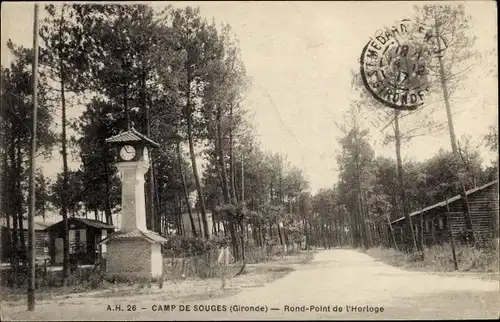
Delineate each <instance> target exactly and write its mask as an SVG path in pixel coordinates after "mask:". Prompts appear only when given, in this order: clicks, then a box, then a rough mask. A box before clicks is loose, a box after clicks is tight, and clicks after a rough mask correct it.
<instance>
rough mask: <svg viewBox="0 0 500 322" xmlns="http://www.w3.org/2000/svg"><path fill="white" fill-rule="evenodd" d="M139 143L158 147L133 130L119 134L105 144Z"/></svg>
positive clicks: (108, 139)
mask: <svg viewBox="0 0 500 322" xmlns="http://www.w3.org/2000/svg"><path fill="white" fill-rule="evenodd" d="M140 141H145V142H147V143H149V144H151V145H152V146H154V147H157V148H159V147H160V145H159V144H158V143H156V142H154V141H153V140H151V139H150V138H148V137H147V136H145V135H144V134H142V133H140V132H139V131H137V130H136V129H134V128H131V129H130V130H128V131H126V132H122V133H120V134H117V135H115V136H112V137H110V138H107V139H106V143H125V142H140Z"/></svg>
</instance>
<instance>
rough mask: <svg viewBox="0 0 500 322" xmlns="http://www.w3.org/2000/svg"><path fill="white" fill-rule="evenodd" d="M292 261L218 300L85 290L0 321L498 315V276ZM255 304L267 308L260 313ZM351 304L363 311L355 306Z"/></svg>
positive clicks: (364, 260) (352, 255)
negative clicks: (287, 268) (279, 274)
mask: <svg viewBox="0 0 500 322" xmlns="http://www.w3.org/2000/svg"><path fill="white" fill-rule="evenodd" d="M293 266H294V269H295V271H293V272H292V273H290V274H288V275H286V276H285V277H283V278H280V279H278V280H276V281H274V282H272V283H269V284H267V285H264V286H262V287H256V288H251V289H246V290H243V291H242V292H239V293H238V294H235V295H232V296H227V297H222V298H220V297H219V298H217V299H209V300H201V299H199V300H197V299H193V298H191V299H190V300H189V301H188V300H182V299H177V300H172V297H169V298H167V299H165V298H163V297H162V296H161V293H160V294H159V293H154V294H148V295H141V296H127V297H110V298H96V297H90V296H87V297H81V298H78V299H73V298H70V299H67V300H66V301H55V300H52V301H48V302H42V303H40V304H38V305H37V307H36V310H35V311H34V312H27V311H26V307H25V306H21V305H15V306H5V305H2V320H250V319H252V320H256V319H266V320H277V319H294V320H299V319H304V320H311V319H314V320H320V319H410V320H411V319H471V318H478V319H482V318H498V317H499V316H500V313H499V312H500V309H499V307H500V301H499V282H498V281H492V280H481V279H477V278H473V277H464V276H443V275H436V274H428V273H424V272H411V271H405V270H402V269H399V268H396V267H392V266H389V265H386V264H384V263H382V262H379V261H376V260H374V259H373V258H371V257H370V256H368V255H366V254H363V253H360V252H357V251H355V250H345V249H335V250H327V251H320V252H318V253H317V254H316V255H315V258H314V260H313V261H312V262H310V263H307V264H301V265H293ZM228 287H229V288H231V282H229V283H228ZM134 305H135V307H134ZM174 305H175V307H174ZM158 307H160V308H162V309H163V310H162V311H159V309H158ZM256 307H257V308H259V309H260V310H263V311H256ZM288 307H296V311H295V312H290V311H289V310H287V308H288ZM353 307H357V309H358V310H359V309H361V310H364V312H352V311H353ZM109 309H112V310H109ZM134 309H135V311H134ZM167 309H168V310H169V311H167ZM202 309H203V311H202ZM245 310H253V311H245Z"/></svg>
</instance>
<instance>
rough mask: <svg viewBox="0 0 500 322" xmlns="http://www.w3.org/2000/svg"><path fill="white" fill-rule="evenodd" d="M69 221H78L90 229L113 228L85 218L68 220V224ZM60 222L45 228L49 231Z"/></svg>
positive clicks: (101, 222)
mask: <svg viewBox="0 0 500 322" xmlns="http://www.w3.org/2000/svg"><path fill="white" fill-rule="evenodd" d="M71 221H79V222H81V223H82V224H84V225H86V226H90V227H94V228H98V229H114V228H115V227H114V226H112V225H108V224H107V223H105V222H103V221H100V220H95V219H87V218H79V217H72V218H68V222H71ZM61 222H62V220H60V221H58V222H56V223H54V224H51V225H50V226H47V227H45V228H46V229H47V228H48V229H50V228H52V227H54V226H56V225H59V224H60V223H61Z"/></svg>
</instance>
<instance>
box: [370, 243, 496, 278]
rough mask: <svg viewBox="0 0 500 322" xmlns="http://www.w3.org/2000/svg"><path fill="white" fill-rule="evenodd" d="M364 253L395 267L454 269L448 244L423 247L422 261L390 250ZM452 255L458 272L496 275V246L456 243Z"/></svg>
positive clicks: (435, 269)
mask: <svg viewBox="0 0 500 322" xmlns="http://www.w3.org/2000/svg"><path fill="white" fill-rule="evenodd" d="M366 253H367V254H368V255H370V256H372V257H374V258H376V259H379V260H381V261H383V262H386V263H388V264H390V265H394V266H403V267H408V268H417V269H418V268H424V269H430V270H434V271H442V272H447V271H453V270H455V266H454V262H453V254H452V248H451V245H450V244H442V245H434V246H431V247H426V248H424V252H423V259H422V258H419V256H415V255H413V254H411V253H404V252H399V251H396V250H394V249H393V248H383V247H375V248H371V249H369V250H368V251H367V252H366ZM455 253H456V258H457V263H458V268H459V270H460V271H475V272H498V253H497V251H496V249H495V247H475V246H469V245H465V244H459V245H456V247H455Z"/></svg>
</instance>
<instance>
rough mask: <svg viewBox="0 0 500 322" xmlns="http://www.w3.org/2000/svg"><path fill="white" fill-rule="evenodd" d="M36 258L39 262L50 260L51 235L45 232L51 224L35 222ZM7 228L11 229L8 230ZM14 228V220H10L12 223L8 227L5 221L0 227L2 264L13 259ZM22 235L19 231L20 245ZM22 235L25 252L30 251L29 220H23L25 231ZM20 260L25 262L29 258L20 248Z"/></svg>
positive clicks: (0, 256) (0, 257)
mask: <svg viewBox="0 0 500 322" xmlns="http://www.w3.org/2000/svg"><path fill="white" fill-rule="evenodd" d="M34 224H35V258H36V260H37V261H40V262H43V261H44V260H45V259H49V235H48V234H47V232H46V231H45V229H46V228H47V227H48V225H49V224H46V223H44V222H40V221H35V222H34ZM7 226H9V227H10V231H9V228H7ZM13 226H14V223H13V222H12V218H10V223H9V225H7V222H6V220H3V221H2V223H1V227H0V240H1V244H0V259H1V262H2V263H7V262H9V260H10V257H11V249H12V241H13V238H14V234H13ZM20 233H21V231H20V230H19V234H18V236H17V239H18V243H19V245H20V241H21V238H20ZM22 233H23V234H24V243H25V246H26V247H25V248H24V250H27V249H28V220H26V219H24V220H23V230H22ZM17 254H18V258H19V259H20V260H23V258H24V259H26V258H27V254H26V252H23V251H22V248H20V249H19V250H18V252H17Z"/></svg>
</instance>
